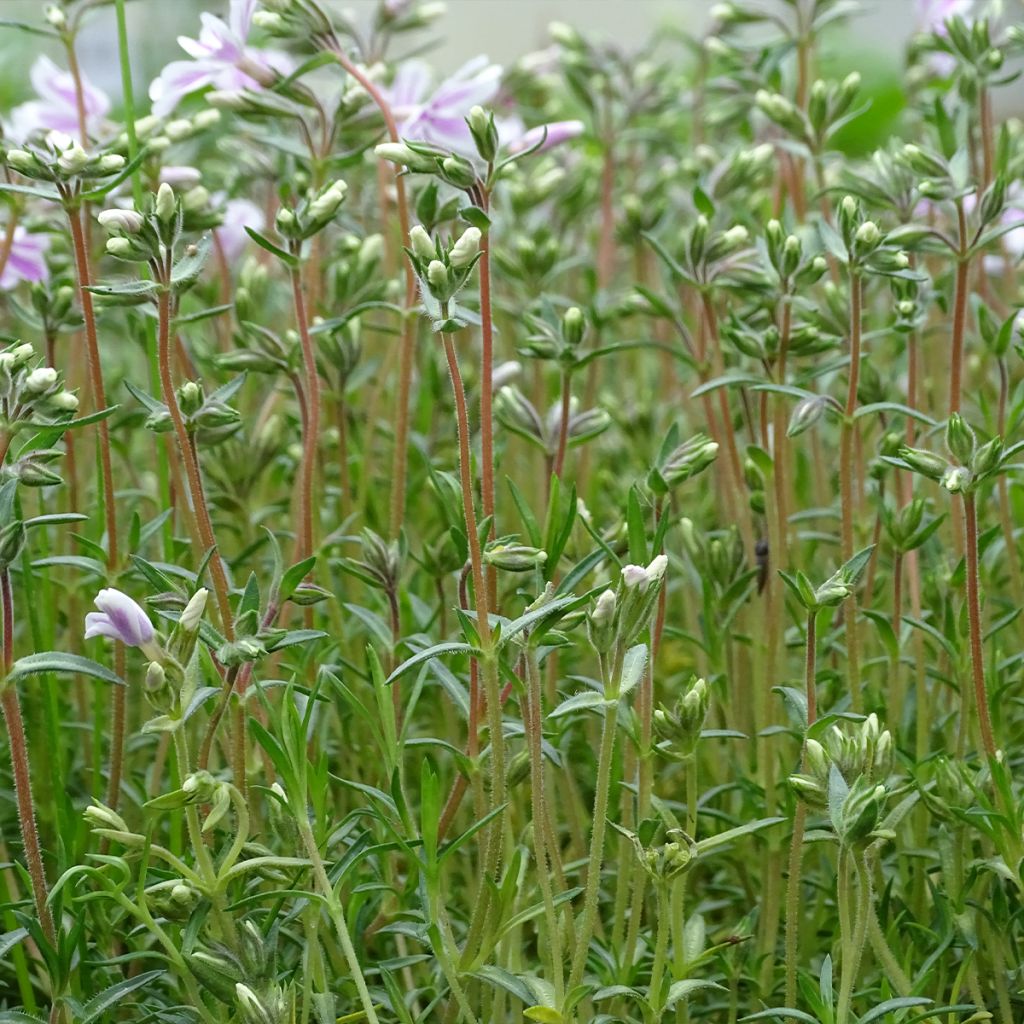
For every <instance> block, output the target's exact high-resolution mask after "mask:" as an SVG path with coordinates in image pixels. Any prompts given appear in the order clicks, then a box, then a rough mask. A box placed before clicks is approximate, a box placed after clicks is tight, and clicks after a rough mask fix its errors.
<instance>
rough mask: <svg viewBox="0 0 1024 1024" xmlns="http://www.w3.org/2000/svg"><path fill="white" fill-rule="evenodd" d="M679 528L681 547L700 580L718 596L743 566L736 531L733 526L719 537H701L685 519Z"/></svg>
mask: <svg viewBox="0 0 1024 1024" xmlns="http://www.w3.org/2000/svg"><path fill="white" fill-rule="evenodd" d="M679 526H680V533H681V535H682V541H683V547H685V548H686V553H687V554H688V555H689V556H690V560H691V561H692V562H693V564H694V566H695V567H696V568H697V571H698V572H699V573H700V576H701V579H703V580H708V581H709V582H710V583H711V584H712V586H714V587H715V589H716V590H718V592H719V593H722V592H724V591H726V590H728V589H729V587H731V586H732V585H733V583H735V582H736V580H737V579H739V577H740V576H741V575H742V573H743V571H744V568H745V566H746V559H745V558H744V554H743V539H742V538H741V537H740V531H739V528H738V527H736V526H735V525H733V526H730V527H729V528H728V529H727V530H726V531H725V532H724V533H723V534H721V535H718V534H705V533H704V532H703V531H701V530H698V529H697V527H696V525H695V524H694V522H693V520H692V519H688V518H686V517H684V518H683V519H681V520H680V521H679Z"/></svg>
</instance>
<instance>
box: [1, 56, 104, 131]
mask: <svg viewBox="0 0 1024 1024" xmlns="http://www.w3.org/2000/svg"><path fill="white" fill-rule="evenodd" d="M29 80H30V81H31V82H32V88H33V89H35V91H36V95H37V96H38V99H34V100H29V101H28V102H27V103H22V104H21V105H20V106H17V107H15V108H14V109H13V110H12V111H11V114H10V121H9V125H8V128H9V133H10V136H11V138H13V139H17V140H18V141H19V142H21V141H24V140H25V139H26V138H28V137H29V136H30V135H32V134H36V133H37V134H40V135H41V134H44V133H46V132H50V131H58V132H63V133H64V134H65V135H70V136H72V137H73V138H76V139H77V138H78V103H77V99H76V97H75V80H74V78H72V77H71V72H70V71H65V70H64V69H63V68H60V67H58V66H57V65H56V64H54V62H53V61H52V60H50V58H49V57H47V56H45V55H41V56H39V57H37V58H36V60H35V63H34V64H33V65H32V70H31V71H30V72H29ZM82 101H83V104H84V106H85V125H86V129H87V130H88V132H89V133H90V134H93V133H94V132H95V131H96V130H97V129H98V128H99V126H100V124H101V123H102V121H103V118H104V117H105V116H106V114H107V112H108V111H109V110H110V98H109V97H108V96H107V94H106V93H105V92H103V90H102V89H98V88H97V87H96V86H95V85H93V84H92V82H90V81H89V79H88V78H86V76H85V75H82Z"/></svg>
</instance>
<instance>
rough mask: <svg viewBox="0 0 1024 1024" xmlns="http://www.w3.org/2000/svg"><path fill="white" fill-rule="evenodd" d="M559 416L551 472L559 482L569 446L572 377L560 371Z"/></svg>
mask: <svg viewBox="0 0 1024 1024" xmlns="http://www.w3.org/2000/svg"><path fill="white" fill-rule="evenodd" d="M560 401H561V415H560V416H559V418H558V448H557V449H556V451H555V461H554V464H553V466H552V472H553V473H554V474H555V476H557V477H558V479H559V480H561V479H562V473H563V472H564V470H565V450H566V448H567V447H568V444H569V411H570V409H571V408H572V376H571V374H569V373H567V372H566V371H565V370H563V371H562V393H561V396H560Z"/></svg>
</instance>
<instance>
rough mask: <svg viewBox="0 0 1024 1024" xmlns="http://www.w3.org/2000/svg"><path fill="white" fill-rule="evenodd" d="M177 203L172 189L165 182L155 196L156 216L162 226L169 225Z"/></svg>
mask: <svg viewBox="0 0 1024 1024" xmlns="http://www.w3.org/2000/svg"><path fill="white" fill-rule="evenodd" d="M176 206H177V202H176V200H175V198H174V189H173V188H171V186H170V185H168V184H167V182H166V181H165V182H164V183H163V184H162V185H161V186H160V188H159V190H158V191H157V194H156V215H157V217H158V218H159V219H160V220H161V221H163V223H164V224H169V223H170V222H171V221H172V220H173V219H174V214H175V209H176Z"/></svg>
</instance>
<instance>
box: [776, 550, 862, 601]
mask: <svg viewBox="0 0 1024 1024" xmlns="http://www.w3.org/2000/svg"><path fill="white" fill-rule="evenodd" d="M872 551H874V545H872V546H871V547H867V548H864V549H863V550H861V551H858V552H857V554H855V555H854V556H853V558H851V559H850V560H849V561H848V562H844V563H843V564H842V565H841V566H840V567H839V568H838V569H837V570H836V571H835V572H834V573H833V574H832V575H831V576H830V577H829V578H828V579H827V580H825V582H824V583H822V584H821V586H820V587H815V586H814V584H813V583H812V582H811V581H810V579H808V577H807V576H806V574H805V573H803V572H802V571H801V570H799V569H798V570H797V571H796V572H795V573H794V574H793V575H792V576H791V575H790V574H789V573H781V576H782V578H783V580H784V581H785V583H786V585H787V586H788V587H789V589H790V591H791V592H792V594H793V595H794V596H795V597H796V599H797V600H798V601H799V602H800V604H801V605H803V607H804V608H805V609H806V610H807V611H808V612H809V613H812V614H813V613H815V612H818V611H821V609H823V608H835V607H836V606H837V605H840V604H842V603H843V601H845V600H846V599H847V598H848V597H849V596H850V595H851V594H852V593H853V591H854V588H855V587H856V586H857V581H858V580H859V579H860V577H861V575H862V574H863V572H864V569H865V568H866V567H867V564H868V561H869V559H870V558H871V553H872Z"/></svg>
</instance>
